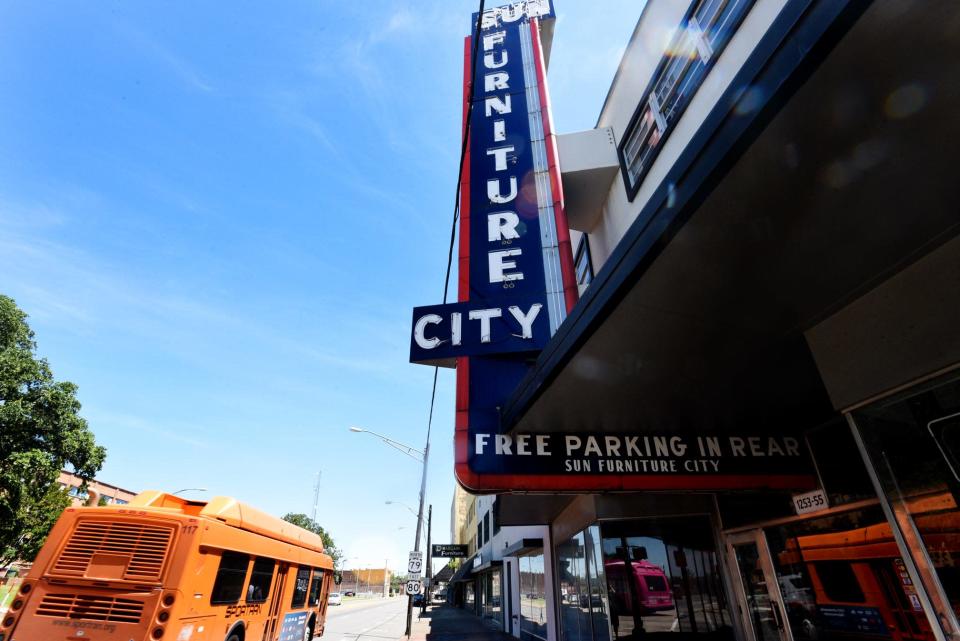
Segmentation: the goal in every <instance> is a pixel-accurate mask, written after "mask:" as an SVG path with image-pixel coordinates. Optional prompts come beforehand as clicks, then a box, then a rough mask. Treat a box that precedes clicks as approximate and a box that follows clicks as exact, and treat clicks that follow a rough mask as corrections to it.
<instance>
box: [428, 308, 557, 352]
mask: <svg viewBox="0 0 960 641" xmlns="http://www.w3.org/2000/svg"><path fill="white" fill-rule="evenodd" d="M509 303H510V304H506V305H497V306H486V305H484V304H478V303H472V302H466V303H451V304H447V305H429V306H426V307H417V308H415V309H414V310H413V342H412V343H411V344H410V361H411V362H413V363H424V364H436V363H437V362H438V361H444V360H448V359H452V358H455V357H457V356H462V355H464V354H470V355H479V354H506V353H510V352H529V351H531V350H539V349H542V348H543V346H544V345H545V344H546V342H547V340H549V338H550V325H549V321H548V319H547V315H546V314H545V313H542V312H543V307H544V298H543V296H540V295H537V296H532V297H526V298H525V297H520V296H514V297H512V298H511V299H510V301H509Z"/></svg>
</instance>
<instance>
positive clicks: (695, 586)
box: [601, 517, 733, 640]
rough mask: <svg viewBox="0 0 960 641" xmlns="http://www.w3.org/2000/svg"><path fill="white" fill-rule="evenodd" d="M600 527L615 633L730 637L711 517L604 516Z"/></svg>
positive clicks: (624, 636) (623, 636) (619, 635)
mask: <svg viewBox="0 0 960 641" xmlns="http://www.w3.org/2000/svg"><path fill="white" fill-rule="evenodd" d="M601 532H602V535H603V536H602V553H603V569H604V572H605V573H606V582H607V597H608V602H609V616H610V624H611V628H612V630H613V635H614V638H615V639H631V640H632V639H640V638H641V637H648V636H649V635H663V634H672V633H692V634H711V635H714V636H716V637H718V638H723V639H732V638H733V631H732V627H731V620H730V613H729V609H728V607H727V603H726V597H725V594H724V591H723V585H722V578H721V569H720V567H719V566H718V563H719V561H718V558H717V552H716V548H715V546H714V543H713V539H712V538H711V532H712V528H711V525H710V521H709V519H707V518H706V517H684V518H669V519H649V520H634V521H618V522H606V523H603V524H601Z"/></svg>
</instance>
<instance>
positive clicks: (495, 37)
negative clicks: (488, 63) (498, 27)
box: [483, 15, 507, 51]
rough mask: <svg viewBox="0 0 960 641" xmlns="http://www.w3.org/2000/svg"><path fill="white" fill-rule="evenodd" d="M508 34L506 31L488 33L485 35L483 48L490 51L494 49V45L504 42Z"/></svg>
mask: <svg viewBox="0 0 960 641" xmlns="http://www.w3.org/2000/svg"><path fill="white" fill-rule="evenodd" d="M484 18H486V15H484ZM506 36H507V32H506V31H494V32H493V33H488V34H487V35H485V36H484V37H483V50H484V51H490V50H491V49H493V45H499V44H503V39H504V38H505V37H506Z"/></svg>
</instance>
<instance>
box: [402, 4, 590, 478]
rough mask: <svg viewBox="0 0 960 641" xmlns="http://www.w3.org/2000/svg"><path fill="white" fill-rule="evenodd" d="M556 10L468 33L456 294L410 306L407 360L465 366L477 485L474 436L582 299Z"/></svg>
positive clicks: (460, 454)
mask: <svg viewBox="0 0 960 641" xmlns="http://www.w3.org/2000/svg"><path fill="white" fill-rule="evenodd" d="M554 19H555V15H554V12H553V7H552V5H551V3H550V2H549V0H528V1H527V2H516V3H513V4H510V5H507V6H504V7H496V8H493V9H489V10H487V11H485V12H484V13H483V15H482V16H480V20H479V23H480V24H479V33H478V34H477V40H476V41H474V40H473V38H472V37H467V38H466V41H465V44H464V54H465V55H464V58H465V60H464V81H465V82H464V99H465V103H464V104H465V105H466V100H467V99H469V97H470V96H471V92H470V89H471V87H472V89H473V92H472V98H473V103H472V114H471V116H470V131H469V139H468V148H467V153H466V156H465V158H464V166H463V173H462V176H461V184H462V189H461V194H460V212H461V213H460V227H459V233H460V246H459V261H458V272H459V284H458V299H459V300H458V302H456V303H451V304H446V305H432V306H429V307H418V308H416V309H414V311H413V322H412V332H411V343H410V360H411V362H414V363H423V364H432V365H442V366H456V368H457V419H456V429H457V435H456V457H457V461H456V462H457V465H456V470H457V476H458V478H459V480H460V482H461V483H463V484H464V485H465V486H467V487H469V488H472V489H475V490H482V489H484V488H485V483H484V480H483V479H482V478H481V476H480V475H478V473H477V471H476V470H474V465H475V464H476V465H477V466H478V467H477V470H479V469H481V468H482V467H483V462H482V461H481V460H480V459H481V458H483V457H484V456H485V453H484V452H477V451H475V450H474V448H473V447H472V445H470V443H472V442H473V439H472V435H473V434H475V433H478V432H483V433H487V434H490V433H496V432H497V427H498V425H499V419H498V409H497V408H498V406H500V405H502V404H503V402H504V401H505V400H506V398H507V397H508V396H509V394H510V393H511V392H512V391H513V390H514V389H515V388H516V387H517V385H518V384H519V383H520V380H521V379H522V378H523V376H524V375H525V374H526V372H527V371H528V369H529V367H530V362H531V359H532V358H535V357H536V354H537V352H539V350H541V349H542V348H543V346H544V345H546V343H547V341H548V340H549V339H550V337H551V336H552V335H553V334H554V333H555V332H556V331H557V328H558V327H559V326H560V323H562V322H563V319H564V318H565V317H566V315H567V312H568V311H569V310H570V309H571V308H572V307H573V305H574V304H575V303H576V301H577V287H576V278H575V274H574V267H573V253H572V251H571V248H570V235H569V228H568V226H567V222H566V217H565V215H564V211H563V197H562V193H561V187H560V173H559V169H558V166H557V150H556V137H555V136H554V133H553V130H552V127H551V124H550V113H549V108H548V106H547V91H546V67H545V63H544V58H543V51H542V45H541V41H540V32H541V25H542V24H543V23H544V22H545V21H553V20H554ZM477 22H478V16H477V15H474V16H473V21H472V24H473V25H474V26H475V27H476V25H477ZM474 52H476V57H477V59H476V61H475V62H474V61H473V54H474ZM471 76H472V78H471ZM464 113H465V114H466V113H467V111H466V110H465V111H464Z"/></svg>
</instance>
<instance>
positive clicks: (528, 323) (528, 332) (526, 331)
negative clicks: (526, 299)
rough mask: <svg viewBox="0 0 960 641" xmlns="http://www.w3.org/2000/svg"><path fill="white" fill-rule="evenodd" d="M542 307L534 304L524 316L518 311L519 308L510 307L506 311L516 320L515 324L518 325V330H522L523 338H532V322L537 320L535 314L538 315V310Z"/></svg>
mask: <svg viewBox="0 0 960 641" xmlns="http://www.w3.org/2000/svg"><path fill="white" fill-rule="evenodd" d="M541 307H543V305H541V304H540V303H534V304H533V305H531V306H530V311H529V312H527V313H526V314H524V313H523V312H521V311H520V308H519V307H517V306H516V305H511V306H510V307H508V308H507V309H508V310H509V312H510V313H511V314H512V315H513V317H514V318H516V319H517V322H518V323H520V329H521V330H522V334H523V336H522V337H523V338H533V321H535V320H537V314H539V313H540V308H541Z"/></svg>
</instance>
